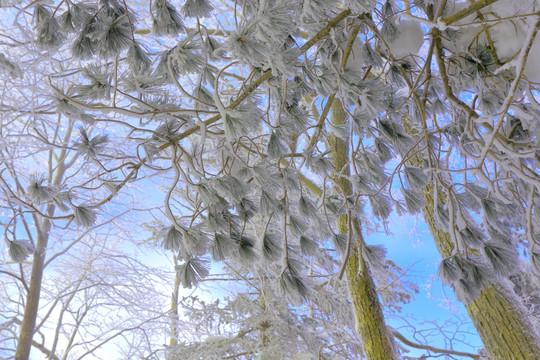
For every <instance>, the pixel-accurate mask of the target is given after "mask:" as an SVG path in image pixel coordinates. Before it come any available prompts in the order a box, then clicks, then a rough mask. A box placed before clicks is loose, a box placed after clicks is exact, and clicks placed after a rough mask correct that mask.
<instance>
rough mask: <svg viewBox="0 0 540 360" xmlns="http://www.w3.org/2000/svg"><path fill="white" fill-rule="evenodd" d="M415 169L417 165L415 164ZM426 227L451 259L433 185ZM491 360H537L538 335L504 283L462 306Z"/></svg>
mask: <svg viewBox="0 0 540 360" xmlns="http://www.w3.org/2000/svg"><path fill="white" fill-rule="evenodd" d="M416 165H418V164H416ZM423 195H424V197H425V203H426V205H425V206H424V208H423V209H422V212H423V215H424V218H425V220H426V223H427V224H428V226H429V229H430V232H431V234H432V236H433V239H434V240H435V244H436V245H437V249H438V250H439V253H440V254H441V256H442V257H443V258H446V257H448V256H450V255H452V250H453V248H454V245H453V243H452V239H451V238H450V234H448V233H446V232H445V231H442V230H441V229H440V228H438V227H437V224H436V223H435V216H434V214H435V204H434V199H433V185H432V184H430V185H428V186H426V188H425V189H424V190H423ZM465 307H466V308H467V312H468V313H469V316H470V317H471V319H472V322H473V323H474V326H475V327H476V330H477V331H478V334H479V335H480V338H481V339H482V341H483V343H484V346H485V347H486V350H487V352H488V353H489V356H490V359H491V360H507V359H516V360H517V359H519V360H522V359H523V360H533V359H540V335H539V334H538V332H537V331H536V329H535V327H534V325H533V324H532V322H531V321H530V320H529V317H528V315H527V313H526V311H525V308H524V306H523V305H522V304H521V301H520V299H519V298H518V297H517V296H516V295H515V293H514V291H513V289H512V288H511V287H509V286H508V285H505V284H503V283H490V284H486V285H485V286H484V288H483V289H482V291H481V292H480V296H478V297H477V298H476V299H475V300H474V301H472V302H471V303H470V304H468V305H466V306H465Z"/></svg>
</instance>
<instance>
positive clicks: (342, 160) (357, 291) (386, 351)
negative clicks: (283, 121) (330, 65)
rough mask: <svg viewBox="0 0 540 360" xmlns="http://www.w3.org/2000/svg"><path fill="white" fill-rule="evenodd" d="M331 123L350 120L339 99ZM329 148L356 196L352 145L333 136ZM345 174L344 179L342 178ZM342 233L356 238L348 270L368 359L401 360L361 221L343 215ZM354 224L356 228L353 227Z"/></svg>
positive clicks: (347, 191)
mask: <svg viewBox="0 0 540 360" xmlns="http://www.w3.org/2000/svg"><path fill="white" fill-rule="evenodd" d="M331 117H332V118H331V120H332V123H333V124H334V125H340V124H343V123H344V122H345V120H346V115H345V112H344V111H343V106H342V104H341V101H340V100H339V99H335V100H334V102H333V104H332V111H331ZM329 145H330V147H331V148H332V150H333V155H334V166H335V168H336V175H337V179H336V183H337V184H338V185H339V188H340V191H342V193H343V195H344V196H348V195H351V194H352V185H351V183H350V182H349V180H348V179H347V176H348V175H349V174H350V170H349V145H348V143H347V142H345V141H344V140H342V139H340V138H338V137H336V136H334V135H330V138H329ZM339 174H342V175H344V176H339ZM337 225H338V231H339V233H341V234H348V233H349V231H352V234H350V236H352V238H353V239H354V240H353V241H352V242H351V244H349V246H350V251H349V254H348V258H347V257H345V258H344V259H343V261H347V263H346V267H345V274H346V277H347V286H348V288H349V293H350V297H351V301H352V304H353V310H354V315H355V320H356V331H357V332H358V334H359V335H360V338H361V339H362V346H363V348H364V353H365V355H366V357H367V359H368V360H392V359H397V356H396V353H395V345H394V341H393V338H392V337H391V336H390V334H389V332H388V330H387V328H386V324H385V321H384V315H383V312H382V307H381V303H380V301H379V297H378V294H377V290H376V288H375V283H374V281H373V278H372V277H371V273H370V270H369V268H368V266H367V264H366V262H365V261H364V259H363V257H362V251H361V248H360V246H362V245H363V244H364V239H363V238H362V232H361V224H360V221H359V220H358V219H357V218H351V219H349V218H348V217H347V215H342V216H341V217H340V218H339V219H338V223H337ZM350 225H352V226H350Z"/></svg>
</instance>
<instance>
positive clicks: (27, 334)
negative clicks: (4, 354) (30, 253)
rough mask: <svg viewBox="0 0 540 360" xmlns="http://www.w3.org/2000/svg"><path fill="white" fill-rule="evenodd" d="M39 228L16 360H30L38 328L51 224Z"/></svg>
mask: <svg viewBox="0 0 540 360" xmlns="http://www.w3.org/2000/svg"><path fill="white" fill-rule="evenodd" d="M36 226H37V244H36V245H37V246H36V252H35V253H34V260H33V262H32V274H31V277H30V291H28V293H27V295H26V307H25V309H24V317H23V321H22V325H21V333H20V336H19V343H18V344H17V350H16V352H15V360H28V359H29V358H30V350H31V349H32V339H33V337H34V331H35V326H36V319H37V313H38V310H39V297H40V293H41V282H42V279H43V269H44V264H45V255H46V250H47V242H48V240H49V231H50V228H51V223H50V221H49V220H45V222H44V223H43V225H42V226H38V224H37V223H36Z"/></svg>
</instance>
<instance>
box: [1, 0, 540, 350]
mask: <svg viewBox="0 0 540 360" xmlns="http://www.w3.org/2000/svg"><path fill="white" fill-rule="evenodd" d="M130 6H132V7H130ZM537 7H538V4H537V1H533V0H530V1H523V2H519V3H514V2H513V1H507V0H498V1H497V0H480V1H475V2H468V1H423V0H419V1H414V2H397V1H393V0H388V1H380V2H377V1H374V0H364V1H352V0H350V1H349V0H345V1H337V0H305V1H285V0H261V1H256V0H244V1H236V2H227V1H224V2H220V3H214V2H212V3H211V2H209V1H207V0H187V1H185V2H181V3H179V4H177V3H173V2H169V1H166V0H158V1H153V2H152V3H151V4H149V3H144V4H139V3H134V4H131V3H130V4H128V3H127V2H124V1H116V0H103V1H101V2H84V3H77V2H73V1H69V0H66V1H57V2H55V3H53V4H52V5H51V4H46V3H44V2H37V3H32V4H31V5H16V6H14V7H13V8H10V9H8V10H6V12H7V13H6V14H7V15H6V17H5V19H6V22H7V21H8V20H9V21H10V22H11V23H12V24H13V26H11V27H9V29H10V34H9V36H6V38H7V39H9V42H8V45H5V46H4V47H5V48H10V49H14V50H10V51H5V53H6V54H7V55H5V56H3V57H2V58H1V59H0V63H1V64H2V69H3V74H4V75H3V76H4V79H5V81H6V83H7V84H10V86H9V87H6V89H7V90H6V94H7V95H6V96H7V97H6V98H7V99H9V101H6V102H4V105H3V106H5V108H6V109H11V110H13V111H17V109H19V108H24V109H25V110H24V111H20V112H19V113H18V116H19V117H21V118H24V119H25V120H26V122H24V123H23V125H20V126H17V127H14V128H12V129H11V131H12V132H13V135H10V136H11V137H8V138H9V139H14V138H17V137H18V138H22V137H23V134H24V135H25V136H26V135H28V134H30V136H32V137H34V138H36V137H37V138H39V139H44V136H43V132H42V131H41V130H40V127H39V126H35V124H34V123H32V122H31V121H30V119H32V120H33V118H32V117H35V116H36V114H39V115H40V116H39V118H46V119H48V118H49V117H50V116H51V115H52V114H50V113H46V112H45V113H39V110H41V107H44V108H46V109H50V108H54V111H55V112H56V113H57V114H58V116H59V119H60V120H62V121H65V123H66V124H70V126H71V127H73V126H75V125H76V124H78V125H79V126H82V127H83V128H85V129H84V131H82V132H81V138H80V139H79V140H78V141H76V142H75V141H73V142H68V143H62V142H61V140H60V139H59V137H60V135H54V136H53V135H51V136H53V137H52V138H51V139H48V138H47V137H45V139H46V141H45V142H41V143H40V146H39V147H37V151H42V150H43V149H44V147H45V148H46V151H50V154H51V155H50V156H51V157H52V158H55V159H60V160H61V161H60V162H59V167H58V168H55V169H56V170H55V171H63V169H64V168H63V166H64V163H63V162H62V161H65V158H64V157H63V156H65V155H61V154H65V153H66V151H76V152H77V153H78V154H83V155H84V157H85V164H88V167H89V168H90V169H91V170H89V171H87V172H85V173H84V175H81V179H80V180H77V182H74V183H70V184H66V186H67V188H66V189H62V188H60V187H59V184H56V183H55V182H54V177H53V176H52V174H48V177H47V180H42V178H40V177H30V176H29V175H26V176H25V177H24V178H23V180H21V181H20V184H12V183H10V182H9V181H6V182H4V186H5V190H4V191H5V192H6V194H7V196H6V199H8V200H7V202H6V204H7V205H6V206H23V207H24V208H25V209H26V210H24V211H22V210H20V211H19V212H15V213H14V215H13V219H15V220H17V219H20V217H21V214H22V213H23V212H25V211H29V212H31V213H32V214H33V215H34V216H36V217H37V219H46V220H43V221H45V223H46V224H47V225H46V226H47V227H48V226H52V225H53V224H56V223H59V224H61V223H62V222H65V221H71V220H74V222H75V224H76V225H78V226H81V227H89V226H92V224H93V223H94V222H95V221H96V219H97V215H96V212H102V213H103V214H108V213H109V211H113V210H110V209H107V207H106V206H107V205H108V203H109V202H110V201H111V200H113V199H115V198H116V197H118V196H122V194H124V193H126V191H127V189H129V187H130V186H131V184H132V183H134V182H136V183H137V184H140V186H141V187H143V188H144V187H146V186H149V185H147V184H149V182H150V181H151V180H152V179H158V178H159V179H161V185H163V184H165V182H163V181H164V180H166V184H167V185H165V186H166V189H165V194H164V211H163V216H164V217H165V218H166V219H167V222H168V223H167V224H165V225H164V228H163V237H164V242H163V245H164V247H165V248H167V249H173V250H175V251H176V252H177V257H178V259H179V260H180V261H181V264H179V266H178V273H179V274H180V275H181V279H182V283H183V284H184V285H186V286H192V285H196V284H197V282H198V281H200V280H201V279H202V278H204V276H205V275H206V274H207V273H208V271H207V262H208V260H209V256H210V255H211V256H212V257H213V259H214V260H216V261H220V260H222V259H229V260H230V261H235V262H239V263H241V264H243V265H245V266H252V267H253V271H258V270H260V265H263V268H264V267H266V266H267V265H265V264H266V262H262V261H260V259H264V260H265V261H268V262H270V263H271V264H273V265H274V266H279V269H280V271H278V272H277V273H276V281H275V286H276V288H277V289H278V290H279V291H280V292H281V293H282V294H284V295H285V296H288V297H290V298H292V299H295V300H297V301H300V300H301V299H302V298H307V297H309V294H310V292H313V291H314V290H313V289H314V287H313V286H314V284H312V283H311V282H310V281H309V280H308V278H306V270H307V269H308V267H309V266H308V265H310V264H311V263H310V262H309V261H307V260H306V259H309V260H310V261H314V262H315V263H316V264H317V266H321V267H322V266H323V265H324V261H325V258H326V259H327V257H328V252H327V251H326V248H327V246H330V244H332V245H331V246H332V247H333V249H334V250H335V251H336V252H337V253H339V254H340V255H341V256H342V259H343V261H344V262H345V264H344V266H345V267H342V269H346V268H347V266H350V265H349V262H348V261H351V257H350V254H351V252H350V250H351V248H352V249H353V250H352V251H353V253H354V254H356V255H355V256H356V258H357V259H358V260H359V261H366V262H368V263H369V261H368V258H369V256H368V254H369V250H368V247H367V246H366V245H364V244H362V243H361V242H360V243H359V244H357V243H356V238H355V236H353V235H356V236H360V234H361V229H360V231H356V234H352V232H351V231H350V230H351V226H350V225H349V224H353V222H354V221H353V219H359V220H361V222H362V223H364V224H366V226H374V225H370V224H374V223H376V222H380V223H382V224H383V225H384V224H385V222H386V221H388V217H389V214H390V213H391V212H392V211H393V209H396V210H397V211H400V212H404V213H407V212H408V213H418V212H419V211H420V210H423V211H424V216H425V217H426V220H427V222H428V223H430V225H431V226H432V233H433V236H434V239H435V241H436V243H437V245H438V246H439V248H440V250H441V254H442V256H443V257H444V259H443V262H442V263H441V271H440V274H441V277H442V278H443V280H445V281H447V282H448V283H450V284H451V286H452V287H453V288H454V289H455V290H456V293H457V294H458V296H459V297H460V298H461V299H462V300H463V301H464V302H465V303H466V304H468V306H469V311H470V313H471V316H472V318H473V321H475V324H476V326H477V328H478V331H479V333H480V334H481V335H482V337H483V340H484V343H485V345H486V348H487V350H488V352H489V353H490V355H491V356H492V357H494V358H502V359H506V358H512V357H513V356H514V355H515V354H518V353H519V352H517V353H516V352H515V351H517V350H516V349H515V348H514V346H515V345H514V344H519V345H516V346H518V347H520V349H522V350H521V353H520V354H521V355H520V356H521V357H522V358H525V359H529V358H530V359H532V358H534V357H535V354H536V353H538V352H540V351H538V350H539V342H540V340H539V339H538V333H537V331H536V329H535V327H534V324H533V323H532V320H531V319H529V318H528V317H527V315H526V314H524V313H523V312H522V310H521V304H520V303H519V299H518V298H517V297H515V296H513V295H512V291H511V288H510V286H509V285H508V283H507V281H508V280H507V278H508V277H509V276H511V275H514V274H515V273H519V272H524V271H531V270H527V269H534V271H538V268H539V267H540V265H539V263H540V249H539V243H538V238H539V235H538V234H539V229H538V225H537V222H538V220H539V219H540V217H539V214H540V210H539V209H540V208H539V207H538V204H539V203H540V200H539V191H538V190H539V185H540V181H539V180H540V175H539V174H538V167H537V161H538V156H539V153H538V133H537V132H538V129H539V127H538V126H537V123H538V114H539V111H540V106H539V105H538V102H537V85H538V81H539V78H538V74H537V67H536V66H535V65H534V62H533V61H532V60H531V59H534V58H535V55H536V54H537V52H539V51H540V50H539V49H540V38H539V37H537V36H536V35H537V29H538V22H539V18H538V13H537V11H538V9H537ZM10 45H11V46H10ZM345 58H347V59H346V60H347V61H344V59H345ZM29 59H32V61H36V60H37V59H39V60H42V61H45V64H46V65H44V67H43V69H46V71H44V72H41V73H36V72H35V70H31V71H30V73H29V72H28V71H26V70H25V65H26V64H27V63H28V61H30V60H29ZM46 59H47V60H46ZM31 69H36V68H35V67H34V68H31ZM83 69H84V71H83ZM42 74H46V75H47V76H46V77H43V76H42ZM35 84H38V85H39V87H38V88H39V89H43V88H45V87H47V88H48V89H49V90H50V91H49V93H48V97H44V96H43V95H44V92H35V90H33V89H34V88H36V87H35ZM32 91H34V92H33V93H32ZM31 94H36V95H34V97H33V98H32V99H33V102H32V103H31V104H30V105H26V104H24V103H22V104H21V101H20V99H21V98H24V97H27V96H28V97H30V95H31ZM334 100H335V101H336V102H337V101H338V100H339V103H341V104H342V105H341V106H342V109H343V112H344V116H343V117H344V119H343V122H338V123H336V124H334V125H332V124H331V123H330V118H331V116H329V113H330V110H331V108H332V106H333V104H334ZM42 104H45V105H42ZM23 105H26V107H24V106H23ZM29 109H30V110H29ZM6 119H8V118H6ZM3 121H4V122H3V124H4V126H3V129H4V128H5V129H7V124H9V122H8V121H9V120H3ZM27 124H28V125H27ZM59 129H62V130H63V129H65V127H64V128H61V127H59ZM6 131H7V130H6ZM90 132H92V134H93V135H92V136H93V137H90V136H89V135H88V134H90ZM59 134H62V132H61V131H59ZM330 134H332V136H330ZM94 136H95V137H94ZM25 139H29V137H26V138H25ZM332 139H340V140H341V141H342V142H343V144H344V145H347V147H348V151H347V153H348V154H347V155H346V158H345V159H341V160H339V161H344V162H342V163H341V165H340V166H337V167H336V161H337V160H338V158H337V156H338V154H337V152H336V148H335V147H333V145H332ZM105 140H108V141H109V142H110V143H112V144H122V149H123V151H122V152H119V153H116V154H114V156H110V155H108V154H106V153H103V144H104V143H105ZM44 143H45V144H46V146H45V145H43V144H44ZM9 145H10V147H14V149H18V148H17V147H16V145H18V144H17V143H15V144H11V143H10V144H9ZM117 149H119V148H117ZM9 154H12V153H9ZM10 156H12V155H10ZM81 158H83V157H81ZM391 160H395V161H391ZM345 165H346V166H345ZM3 166H4V167H5V169H8V168H7V167H6V166H7V165H4V164H3ZM11 171H13V170H11ZM16 171H19V170H18V168H17V170H16ZM42 172H45V171H44V170H43V171H42ZM70 179H74V178H70ZM77 179H79V178H77ZM342 179H343V180H342ZM345 182H348V183H350V189H347V190H346V191H345V189H344V187H343V184H344V183H345ZM340 183H341V184H340ZM347 186H348V185H347ZM348 187H349V186H348ZM106 188H107V189H109V191H110V193H108V194H105V193H104V189H106ZM82 189H84V199H88V200H89V201H88V204H86V203H84V202H76V203H73V201H72V200H73V198H74V193H80V192H81V191H82ZM61 190H62V191H65V192H66V193H65V194H64V193H63V192H62V191H61ZM75 190H77V191H75ZM60 194H63V195H62V197H66V198H67V200H69V202H71V203H72V204H73V206H72V210H70V211H69V212H67V213H66V214H65V215H63V216H62V217H59V218H56V217H54V216H53V215H54V214H53V213H49V212H43V211H41V212H40V211H39V208H38V207H37V206H38V205H40V206H45V207H47V209H48V210H47V211H53V212H54V209H55V206H56V205H54V204H58V203H59V202H61V199H60ZM152 194H154V193H153V192H152ZM79 196H80V195H79ZM21 198H23V199H28V201H29V202H21V201H22V200H21ZM67 200H66V202H68V201H67ZM21 204H23V205H21ZM68 210H69V208H68ZM338 219H341V220H339V221H341V222H342V223H343V221H344V220H343V219H346V220H345V222H346V224H347V225H348V226H347V227H345V226H338V227H339V228H338V227H336V226H335V225H334V224H335V222H336V221H337V220H338ZM40 221H41V220H40ZM355 221H356V220H355ZM16 222H17V221H11V222H6V223H8V224H9V225H8V226H7V228H8V229H9V231H10V232H9V233H10V234H11V235H10V236H9V237H8V239H7V240H8V241H9V243H8V244H9V247H10V249H11V250H12V251H11V253H12V254H13V255H14V256H15V258H16V259H18V260H20V259H22V258H24V257H25V256H27V255H29V254H30V253H31V252H32V251H33V249H34V248H37V250H38V251H37V252H35V255H34V258H35V264H34V266H33V269H34V271H36V272H37V273H36V281H35V282H32V284H33V285H32V286H31V289H34V290H35V291H34V294H36V293H37V294H39V287H40V285H39V284H40V277H39V276H40V274H38V273H39V269H40V261H41V260H40V256H41V255H42V253H43V251H44V249H45V248H46V245H47V242H46V241H45V245H43V243H42V244H41V245H40V246H36V245H34V246H32V244H31V243H26V242H24V241H23V239H19V237H18V235H16V232H15V231H14V230H13V227H14V226H15V225H14V224H15V223H16ZM47 229H48V228H47ZM342 229H346V230H347V234H341V233H340V232H343V230H342ZM21 241H23V242H21ZM353 241H354V242H355V243H354V244H353ZM38 245H39V244H38ZM356 246H357V247H356ZM308 249H311V250H310V251H311V252H309V251H308ZM304 250H305V251H306V254H304V253H303V251H304ZM518 251H520V252H522V253H523V254H524V255H523V256H521V257H520V256H519V255H518ZM334 258H336V257H335V256H334ZM353 258H354V257H353ZM376 259H378V261H379V262H380V264H379V266H375V265H373V264H369V265H368V267H369V268H370V270H372V271H373V275H374V277H375V278H377V272H378V271H380V269H385V268H386V266H385V264H386V260H385V259H384V258H380V257H376ZM524 262H530V264H531V265H532V266H523V263H524ZM36 269H37V270H36ZM335 271H337V272H341V270H340V269H339V268H338V269H335V267H330V268H327V272H329V273H332V272H335ZM338 275H339V274H338ZM348 276H354V274H351V273H350V272H349V273H348ZM29 294H32V291H30V292H29ZM486 294H491V295H490V296H492V297H490V296H487V295H486ZM503 295H504V301H503V300H501V301H500V304H501V306H499V307H492V306H488V305H489V304H490V301H491V300H490V299H499V300H500V299H502V298H501V296H503ZM29 300H32V301H28V303H27V304H28V305H27V309H30V310H29V315H28V320H27V319H26V317H25V324H26V325H23V330H24V331H23V335H22V336H21V341H20V349H19V353H18V355H17V356H18V357H19V358H21V359H24V358H25V356H26V357H27V356H28V351H29V348H30V344H31V337H32V336H31V335H32V328H33V326H34V324H35V313H33V312H35V311H36V310H35V309H34V310H32V309H31V308H32V307H35V306H37V300H36V299H35V297H34V298H32V296H31V295H30V297H29ZM499 300H497V301H499ZM377 302H378V301H376V300H375V299H373V303H377ZM473 307H476V308H477V309H478V310H472V308H473ZM36 309H37V308H36ZM371 310H373V311H375V312H377V311H379V310H377V309H369V311H371ZM32 311H33V312H32ZM476 313H478V314H483V315H482V316H484V315H485V316H488V317H489V318H490V319H491V320H490V321H489V324H487V323H486V321H484V320H482V319H479V318H476V319H475V315H474V314H476ZM490 316H491V317H490ZM32 319H33V320H32ZM381 321H382V320H381ZM378 325H381V326H383V327H384V324H378ZM512 333H519V334H522V336H521V335H520V336H517V337H513V335H512V336H511V334H512ZM501 334H508V336H506V335H501ZM500 336H503V337H505V338H506V339H513V340H512V341H506V342H505V341H500ZM23 340H24V341H23ZM389 342H391V341H389ZM509 344H510V345H509ZM383 356H386V355H383ZM373 358H376V357H373Z"/></svg>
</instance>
